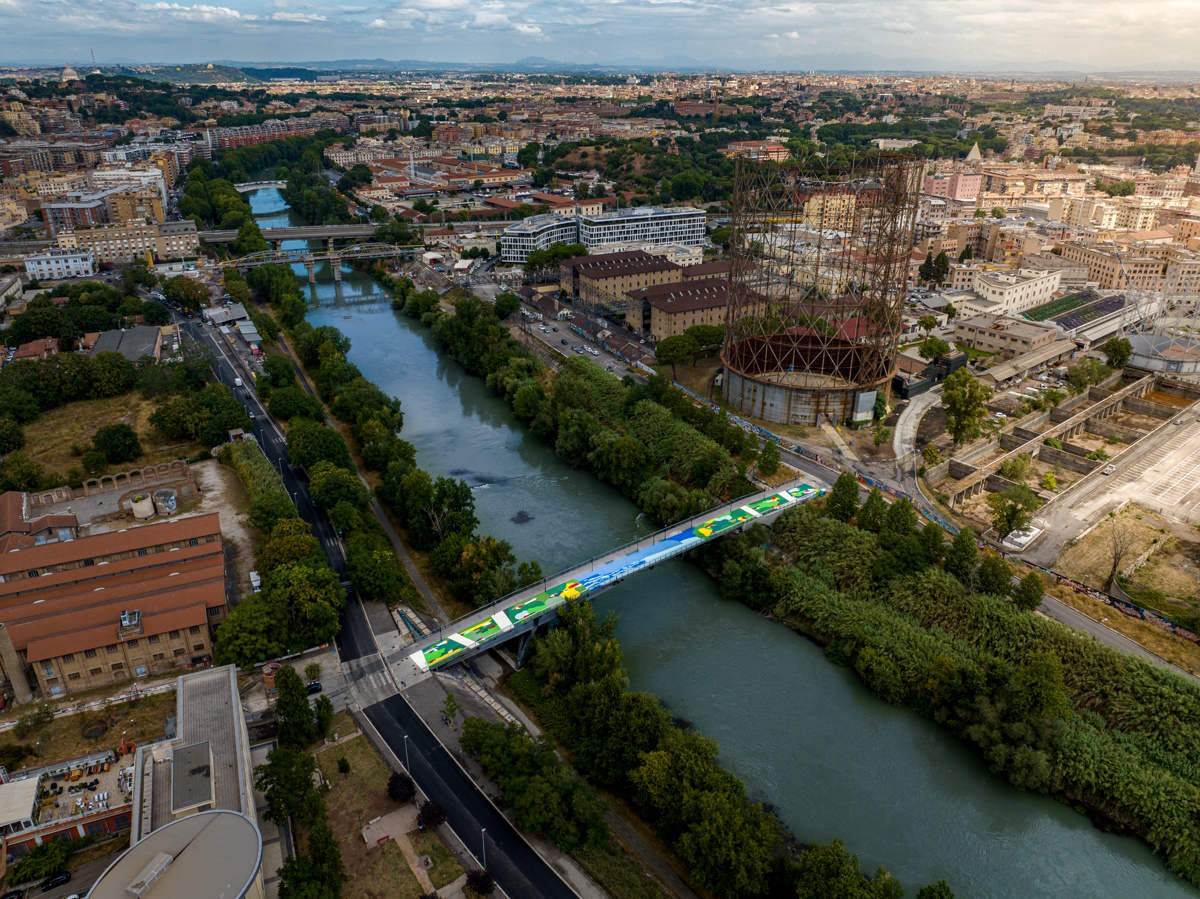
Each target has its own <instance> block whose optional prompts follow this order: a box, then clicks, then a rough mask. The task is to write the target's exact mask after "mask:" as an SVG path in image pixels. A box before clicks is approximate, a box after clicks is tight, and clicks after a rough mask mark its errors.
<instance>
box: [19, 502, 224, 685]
mask: <svg viewBox="0 0 1200 899" xmlns="http://www.w3.org/2000/svg"><path fill="white" fill-rule="evenodd" d="M0 578H2V580H0V668H2V669H3V672H4V675H5V676H6V677H7V679H8V681H9V683H10V684H11V685H12V687H13V691H14V694H15V695H16V698H17V701H18V702H21V701H25V700H27V699H28V698H29V697H30V693H31V688H34V687H36V688H37V689H39V690H40V691H41V692H42V695H44V696H59V695H62V694H63V693H72V692H78V691H80V690H87V689H90V688H92V687H98V686H104V685H108V684H112V683H119V682H121V681H124V680H128V679H130V678H132V677H142V676H144V675H146V674H149V673H151V672H158V671H167V670H169V669H171V668H176V667H180V666H181V665H184V664H187V663H190V662H191V663H198V662H201V661H206V660H208V659H210V658H211V657H212V645H213V628H214V627H215V626H216V625H217V624H219V623H220V622H221V621H223V620H224V618H225V615H226V613H227V611H228V608H227V599H226V589H225V561H224V549H223V545H222V542H221V533H220V528H219V524H218V518H217V515H216V513H212V514H209V515H200V516H196V517H193V518H178V519H172V520H170V521H165V522H162V523H158V524H149V525H143V526H141V527H134V528H129V529H127V530H122V531H113V532H107V533H102V534H95V535H92V536H88V537H79V538H77V539H59V540H55V541H47V542H45V543H41V544H37V545H34V546H22V547H20V548H18V549H13V550H10V551H9V552H6V553H2V554H0ZM29 669H31V674H32V678H33V682H32V683H31V682H30V680H29V679H28V678H27V670H29Z"/></svg>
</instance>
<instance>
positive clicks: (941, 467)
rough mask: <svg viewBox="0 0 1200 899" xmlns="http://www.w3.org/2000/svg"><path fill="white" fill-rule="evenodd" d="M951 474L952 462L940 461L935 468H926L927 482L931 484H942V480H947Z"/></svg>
mask: <svg viewBox="0 0 1200 899" xmlns="http://www.w3.org/2000/svg"><path fill="white" fill-rule="evenodd" d="M949 474H950V462H949V461H946V462H939V463H938V464H937V465H935V466H933V468H926V469H925V483H927V484H929V485H930V486H936V485H937V484H940V483H941V482H942V481H944V480H946V477H947V475H949Z"/></svg>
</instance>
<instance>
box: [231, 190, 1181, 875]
mask: <svg viewBox="0 0 1200 899" xmlns="http://www.w3.org/2000/svg"><path fill="white" fill-rule="evenodd" d="M249 199H250V202H251V205H252V207H253V208H254V211H255V213H256V215H257V216H258V219H259V222H260V223H261V224H262V225H264V226H266V225H271V224H274V225H280V224H285V223H287V222H288V221H289V220H290V212H289V211H288V210H287V207H286V204H284V202H283V200H282V198H281V197H280V196H279V193H278V191H276V190H273V189H272V190H260V191H256V192H255V193H253V194H251V195H250V197H249ZM297 272H298V273H299V274H301V275H303V274H304V270H303V268H302V267H299V266H298V267H297ZM310 298H311V299H312V308H311V310H310V313H309V316H308V319H309V321H310V322H312V323H313V324H314V325H322V324H330V325H335V326H336V327H337V328H339V329H340V330H342V331H343V332H344V333H345V334H346V335H347V336H348V337H349V338H350V340H351V342H352V349H351V351H350V359H351V361H353V362H354V363H355V364H356V365H357V366H358V367H359V368H360V369H361V370H362V372H363V374H364V375H366V377H368V378H369V379H371V380H372V381H374V382H375V383H377V384H378V385H379V386H380V387H381V388H383V389H384V390H385V391H387V392H388V393H391V394H394V395H395V396H398V397H399V398H400V399H401V401H402V403H403V409H404V437H405V439H407V440H409V441H411V442H412V443H413V444H414V445H415V446H416V448H417V462H418V464H419V465H420V466H421V467H422V468H424V469H426V470H427V471H429V472H430V473H431V474H432V475H434V476H435V477H436V476H437V475H453V476H455V477H461V478H464V479H465V480H466V481H468V483H470V484H471V485H472V486H473V487H474V488H475V499H476V511H477V514H478V516H479V520H480V531H481V532H484V533H490V534H493V535H495V536H497V537H501V538H503V539H506V540H508V541H509V542H510V543H512V545H513V548H514V550H515V552H516V554H517V556H518V558H522V559H536V560H537V561H538V562H539V563H540V564H541V565H542V568H543V570H544V571H546V572H547V573H549V572H553V571H557V570H559V569H561V568H565V567H567V566H568V565H571V564H574V563H577V562H579V561H582V560H584V559H586V558H588V557H589V556H592V555H595V554H597V553H600V552H602V551H604V550H605V549H608V548H611V547H613V546H616V545H618V544H621V543H624V542H626V541H628V540H630V539H632V538H633V537H634V536H635V535H638V534H643V533H648V532H649V531H650V530H651V528H650V527H649V525H648V524H647V523H646V521H645V518H644V516H641V515H640V513H639V511H638V509H637V507H636V506H634V505H633V504H632V503H631V502H629V501H628V500H626V499H625V498H624V497H622V496H621V495H620V493H619V492H618V491H616V490H615V489H613V488H610V487H607V486H605V485H603V484H601V483H600V481H599V480H597V479H596V478H595V477H594V476H593V475H592V474H590V473H586V472H580V471H575V470H573V469H571V468H569V467H568V466H566V465H565V464H564V463H563V462H562V461H561V460H560V459H559V458H558V457H557V456H556V455H555V454H554V452H553V450H552V449H550V448H548V447H546V446H544V445H543V444H542V443H541V442H540V441H538V440H537V439H536V438H534V437H533V436H532V435H531V434H529V433H528V432H527V430H526V429H525V428H524V427H523V426H522V425H521V424H520V423H519V422H518V421H516V419H515V418H513V416H512V414H511V412H510V411H509V409H508V406H507V405H506V404H505V403H504V402H503V400H500V399H498V398H496V397H495V396H493V395H492V394H491V393H490V392H489V391H488V389H487V386H486V385H485V384H484V383H483V381H482V380H481V379H479V378H476V377H472V376H470V375H468V374H466V373H465V372H464V371H463V370H462V368H461V367H459V365H458V364H457V363H456V362H454V361H453V360H451V359H449V358H448V357H446V356H445V355H443V354H442V353H440V352H439V351H438V348H437V346H436V344H435V343H434V342H433V339H432V337H431V335H430V334H429V329H428V328H426V327H425V326H423V325H422V324H420V323H419V322H414V321H413V320H411V319H409V318H407V317H406V316H404V315H402V314H400V313H395V312H393V311H392V310H391V307H390V305H389V303H390V297H389V296H388V294H387V293H386V291H384V290H383V289H382V288H381V287H380V286H379V285H378V284H376V283H375V282H374V281H373V280H372V279H370V278H368V277H367V276H364V275H361V274H359V273H357V272H353V271H350V270H349V269H345V270H344V273H343V276H342V281H341V283H340V284H335V283H334V282H333V278H332V272H331V271H330V270H329V268H328V266H324V267H320V268H318V271H317V284H316V285H315V287H314V288H312V289H310ZM521 511H524V512H525V513H527V515H529V516H532V520H530V521H528V522H527V523H525V524H517V523H515V522H513V521H512V518H513V517H514V516H516V515H517V513H518V512H521ZM597 607H598V610H599V611H600V613H601V614H603V613H605V612H607V611H608V610H613V611H615V612H616V613H617V614H619V615H620V625H619V626H618V628H617V636H618V637H619V639H620V642H621V647H622V649H623V650H624V653H625V660H626V665H627V668H628V670H629V677H630V681H631V684H632V686H633V687H634V688H635V689H639V690H646V691H648V692H650V693H653V694H654V695H656V696H658V697H659V698H660V699H661V700H662V702H663V703H664V704H665V705H667V706H668V707H669V708H670V709H671V710H672V712H673V713H674V714H676V715H678V716H680V717H682V718H685V719H687V720H688V721H691V722H692V723H693V724H695V726H696V727H697V728H698V729H699V730H700V731H702V732H703V733H705V734H707V735H709V736H711V737H713V738H715V739H716V740H717V741H718V742H719V743H720V744H721V750H722V751H721V762H722V763H723V764H724V765H725V766H726V767H727V768H729V769H730V770H731V771H733V772H735V773H736V774H737V775H738V776H739V777H741V778H742V780H743V781H745V783H746V788H747V790H748V792H749V793H750V795H751V796H752V797H754V798H756V799H761V800H764V801H767V802H770V803H772V804H773V805H774V806H775V808H776V810H777V812H778V814H779V816H780V818H781V819H782V820H783V821H784V822H785V823H786V824H787V826H788V827H789V828H790V829H791V830H792V831H793V833H795V834H796V836H797V837H798V838H799V839H801V840H803V841H821V842H825V841H829V840H831V839H833V838H834V837H840V838H841V839H842V840H843V841H844V842H845V844H846V846H847V847H848V848H849V849H850V851H852V852H854V853H856V854H857V855H858V856H859V859H860V862H861V865H862V868H863V870H864V871H873V870H874V869H875V868H876V867H878V866H880V865H883V866H885V867H887V868H888V870H890V871H891V872H892V873H893V874H894V875H895V876H896V877H898V878H899V879H900V880H901V882H902V883H903V884H904V885H905V887H906V888H907V893H908V895H910V896H912V895H915V894H916V891H917V888H919V887H920V886H921V885H923V884H925V883H929V882H931V881H935V880H938V879H939V878H946V879H947V880H948V881H949V883H950V885H951V886H952V887H953V889H954V891H955V894H956V895H957V896H959V897H963V896H970V897H978V899H993V897H994V899H1026V897H1035V896H1054V897H1113V899H1143V897H1144V899H1150V897H1154V899H1158V897H1197V896H1200V891H1196V890H1194V889H1193V888H1192V887H1191V886H1189V885H1187V884H1185V883H1183V882H1182V881H1180V880H1178V879H1177V878H1175V877H1174V876H1172V875H1171V874H1170V873H1168V872H1167V870H1166V868H1165V867H1164V865H1163V864H1162V862H1161V861H1160V860H1159V859H1158V858H1156V857H1155V856H1154V855H1153V854H1152V853H1151V852H1150V850H1149V849H1147V848H1146V846H1145V845H1144V844H1143V843H1141V842H1140V841H1138V840H1136V839H1132V838H1125V837H1116V836H1111V835H1109V834H1105V833H1102V832H1101V831H1099V830H1097V829H1095V828H1094V827H1092V825H1091V824H1090V823H1089V822H1088V820H1087V819H1086V818H1084V817H1083V816H1082V815H1079V814H1077V813H1076V812H1074V811H1072V810H1070V809H1069V808H1067V807H1065V806H1063V805H1061V804H1059V803H1057V802H1055V801H1054V800H1052V799H1050V798H1048V797H1045V796H1038V795H1034V794H1029V793H1021V792H1019V791H1017V790H1015V789H1013V788H1012V787H1010V786H1009V785H1008V784H1007V783H1006V782H1004V781H1003V780H1001V779H1000V778H998V777H996V776H994V775H992V774H991V773H989V772H988V771H987V768H986V766H985V765H984V764H983V763H982V762H981V761H980V760H979V758H978V757H977V756H976V755H975V754H974V753H973V752H972V751H970V750H969V749H968V748H967V747H965V746H964V745H962V744H961V743H959V742H958V741H957V740H955V739H954V738H953V737H951V736H950V735H948V734H947V733H946V732H944V731H943V730H942V729H941V728H939V727H937V726H936V725H934V724H932V723H931V722H928V721H925V720H923V719H921V718H919V717H918V716H917V715H915V714H913V713H912V712H909V711H907V710H905V709H900V708H896V707H893V706H889V705H887V704H886V703H883V702H881V701H879V700H878V699H876V698H875V697H873V696H872V695H871V694H870V693H868V692H867V690H866V689H865V688H864V687H863V686H862V685H861V684H860V683H859V681H858V678H857V676H856V675H854V674H853V673H852V672H850V671H848V670H846V669H844V668H838V667H836V666H834V665H832V664H830V663H829V662H828V661H827V660H826V659H825V656H824V654H823V653H822V652H821V650H820V649H819V648H818V647H817V646H815V645H814V644H812V643H810V642H809V641H808V640H806V639H804V638H803V637H800V636H797V635H796V634H794V633H792V632H791V631H789V630H788V629H787V628H785V627H783V626H782V625H779V624H776V623H773V622H770V621H767V620H765V619H763V618H760V617H759V616H758V615H757V614H755V613H754V612H752V611H751V610H750V609H748V608H746V607H745V606H743V605H741V604H740V603H736V602H728V601H725V600H723V599H722V598H721V595H720V593H719V591H718V590H717V588H716V586H715V584H714V583H713V582H712V581H711V580H709V579H708V578H707V577H705V576H704V575H702V574H701V573H700V572H699V571H697V570H696V569H695V568H694V567H692V566H690V565H688V564H687V563H685V562H681V561H674V562H670V563H668V564H665V565H661V566H659V567H657V568H655V569H654V570H652V571H649V572H646V573H643V574H639V575H638V576H637V577H636V578H633V579H631V580H629V581H626V582H625V583H624V584H622V585H620V586H619V587H616V588H614V589H613V590H611V591H609V592H607V593H605V594H603V595H602V596H600V597H599V599H598V600H597Z"/></svg>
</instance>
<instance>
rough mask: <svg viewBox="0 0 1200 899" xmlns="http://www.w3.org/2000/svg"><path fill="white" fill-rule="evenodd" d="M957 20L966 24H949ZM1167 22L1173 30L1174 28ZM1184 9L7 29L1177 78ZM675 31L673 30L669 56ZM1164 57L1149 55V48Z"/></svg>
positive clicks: (2, 24)
mask: <svg viewBox="0 0 1200 899" xmlns="http://www.w3.org/2000/svg"><path fill="white" fill-rule="evenodd" d="M949 13H952V14H949ZM1167 19H1169V20H1170V21H1172V22H1173V23H1174V24H1173V27H1171V28H1168V29H1164V28H1163V27H1162V25H1163V22H1164V21H1165V20H1167ZM1197 28H1200V8H1193V7H1189V6H1188V5H1186V4H1177V3H1167V2H1150V3H1142V4H1127V3H1120V4H1118V3H1115V2H1110V0H1101V2H1097V3H1087V4H1085V3H1081V2H1069V3H1063V4H1058V5H1056V6H1052V7H1047V6H1045V5H1042V4H1034V3H1032V2H1030V0H1019V2H1017V3H1016V4H1008V5H1005V6H1003V7H993V6H989V5H984V4H981V3H977V2H949V0H901V2H897V3H881V2H878V0H854V2H849V3H835V2H831V0H805V2H794V0H782V2H777V0H766V2H761V0H742V2H740V3H738V4H737V8H736V10H734V9H731V7H730V5H729V4H717V3H714V2H712V0H653V2H650V3H635V2H632V0H605V2H600V3H597V2H569V0H485V2H483V3H480V4H471V3H468V2H467V0H423V2H420V3H418V2H416V0H397V2H369V0H368V2H362V3H354V2H342V3H339V4H336V5H326V4H317V3H313V2H308V0H249V2H227V3H225V4H215V3H214V4H204V3H180V2H165V0H157V2H138V0H80V2H74V3H65V2H61V0H0V29H2V30H3V31H4V32H5V33H8V34H20V35H21V45H20V48H19V50H15V49H14V48H12V47H10V48H9V50H8V53H7V54H6V56H5V57H4V58H3V59H0V62H3V63H5V64H10V65H58V64H65V63H67V62H73V63H81V62H85V61H90V58H91V54H92V53H93V52H94V53H95V56H96V59H97V60H98V61H99V62H100V64H102V65H104V64H117V63H122V64H136V63H141V64H171V63H176V64H180V63H200V64H203V63H207V62H218V61H223V60H235V61H240V62H249V61H259V62H271V63H303V62H313V61H323V60H336V59H343V60H349V59H370V58H382V59H387V60H422V61H428V62H435V63H437V62H440V63H446V64H470V63H478V64H488V65H496V66H503V65H505V64H514V61H516V60H520V59H522V58H524V57H545V58H548V59H551V60H564V61H569V64H570V65H589V64H595V65H597V66H602V65H606V66H620V65H630V66H641V67H647V66H651V67H656V66H661V67H666V68H669V67H671V66H679V67H686V68H705V67H711V68H729V69H740V70H762V69H776V70H795V71H804V70H808V69H862V70H871V69H880V70H887V69H911V70H926V71H961V70H971V71H981V72H982V71H989V70H1001V71H1014V72H1016V71H1028V72H1046V71H1058V72H1063V71H1080V72H1087V71H1121V70H1142V71H1165V70H1171V69H1186V68H1188V67H1189V66H1192V67H1194V66H1195V62H1194V57H1193V56H1192V55H1190V54H1189V49H1190V48H1189V47H1188V37H1189V35H1190V34H1192V33H1194V32H1195V30H1196V29H1197ZM663 34H670V35H673V41H672V43H671V44H670V46H669V47H666V48H664V47H663V46H662V43H661V36H662V35H663ZM1148 47H1153V48H1154V49H1153V52H1152V53H1150V52H1149V51H1147V49H1146V48H1148Z"/></svg>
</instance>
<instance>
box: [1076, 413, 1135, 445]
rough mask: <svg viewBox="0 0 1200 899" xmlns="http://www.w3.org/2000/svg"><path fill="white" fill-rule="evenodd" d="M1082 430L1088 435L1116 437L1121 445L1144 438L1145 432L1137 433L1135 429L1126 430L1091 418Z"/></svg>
mask: <svg viewBox="0 0 1200 899" xmlns="http://www.w3.org/2000/svg"><path fill="white" fill-rule="evenodd" d="M1084 430H1085V431H1087V432H1088V433H1089V434H1096V435H1098V436H1100V437H1117V438H1120V440H1121V442H1122V443H1133V442H1134V441H1135V440H1137V439H1139V438H1140V437H1142V436H1144V435H1145V434H1146V433H1147V432H1146V431H1139V430H1137V429H1136V428H1126V427H1122V426H1121V425H1115V424H1110V423H1109V422H1107V421H1104V420H1102V419H1099V418H1093V419H1092V420H1091V421H1089V422H1088V423H1087V424H1086V425H1085V426H1084Z"/></svg>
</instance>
